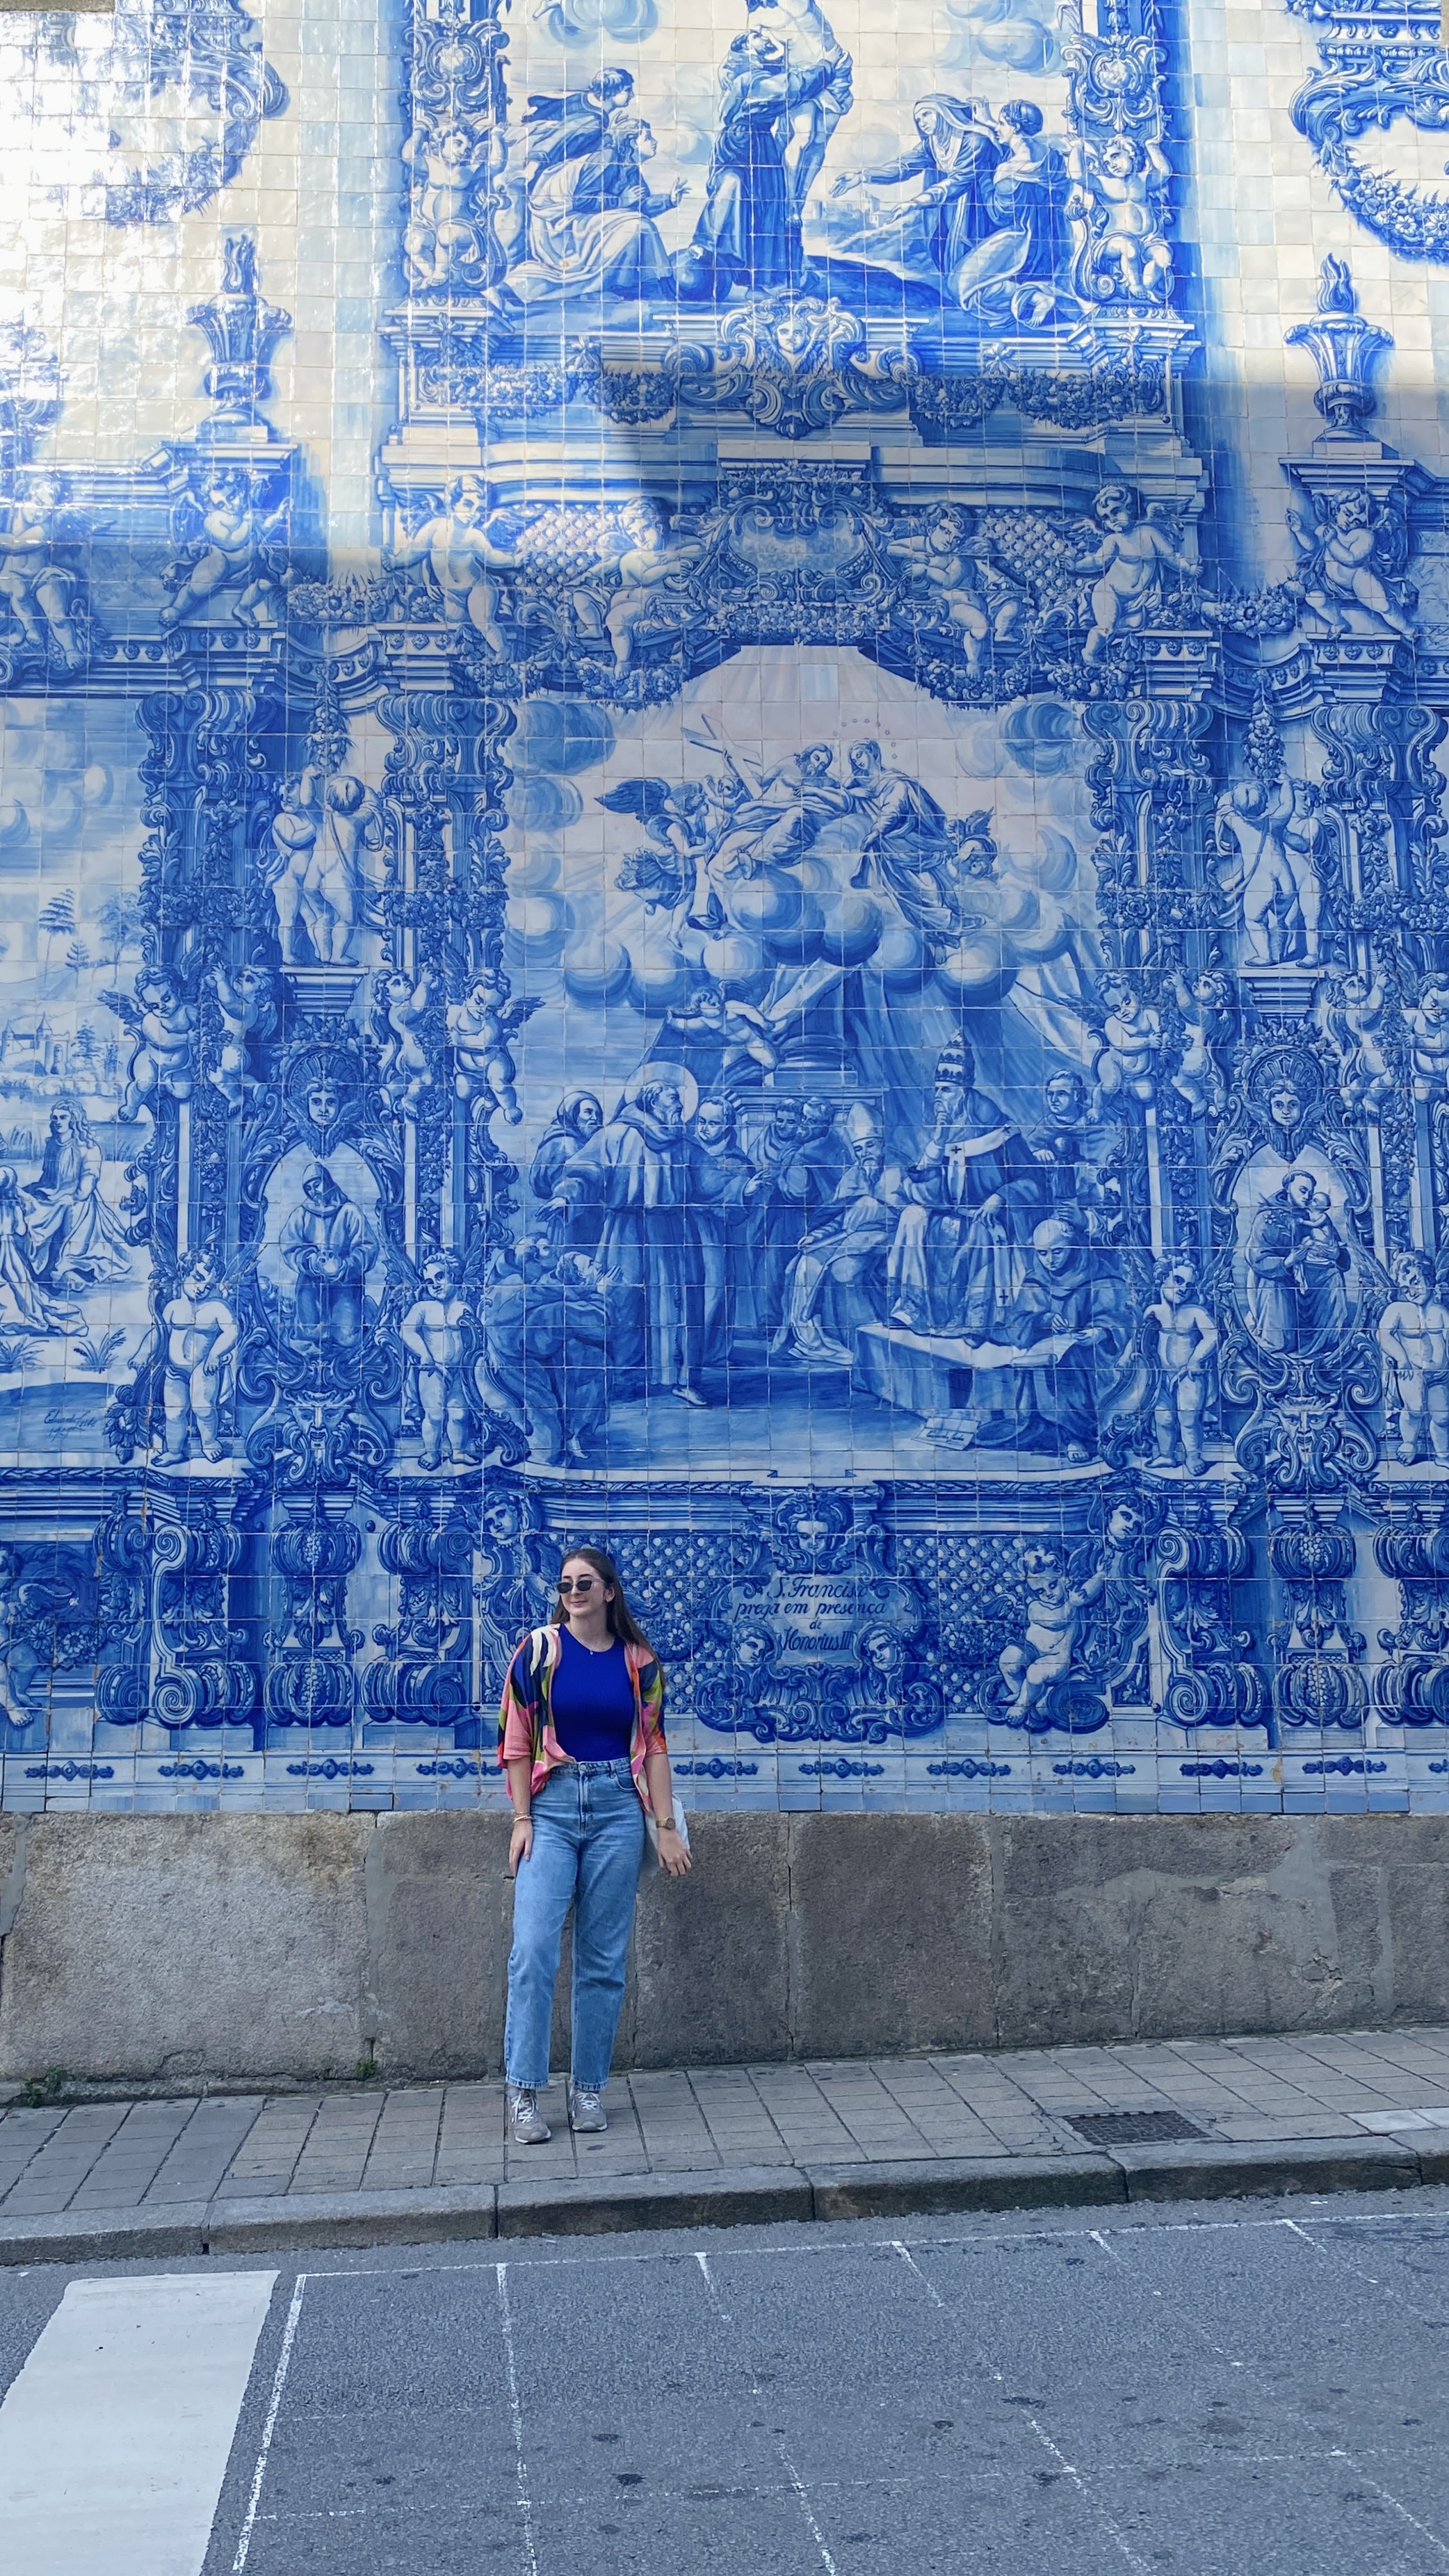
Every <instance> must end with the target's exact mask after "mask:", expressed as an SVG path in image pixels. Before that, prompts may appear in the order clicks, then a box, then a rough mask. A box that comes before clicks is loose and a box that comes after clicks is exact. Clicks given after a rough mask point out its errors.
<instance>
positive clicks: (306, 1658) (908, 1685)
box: [0, 0, 1449, 1811]
mask: <svg viewBox="0 0 1449 2576" xmlns="http://www.w3.org/2000/svg"><path fill="white" fill-rule="evenodd" d="M1446 121H1449V75H1446V69H1445V56H1444V54H1443V52H1442V50H1441V38H1440V33H1439V19H1438V11H1437V7H1435V8H1434V9H1432V10H1431V9H1428V8H1423V9H1420V8H1417V7H1415V6H1410V7H1409V8H1408V9H1407V11H1406V10H1405V8H1404V7H1402V6H1397V7H1395V8H1394V9H1393V10H1389V9H1388V8H1387V7H1386V6H1385V5H1381V0H1363V5H1360V6H1356V7H1348V6H1345V7H1344V8H1343V9H1341V10H1339V11H1334V10H1332V9H1330V8H1328V7H1325V6H1320V5H1317V0H1314V5H1313V6H1311V7H1310V6H1308V5H1306V0H1293V4H1292V5H1290V0H1264V5H1263V6H1261V7H1258V8H1253V7H1247V8H1238V9H1233V10H1230V11H1225V10H1222V9H1219V8H1210V7H1208V6H1206V5H1198V0H1193V5H1191V6H1189V7H1186V8H1184V9H1183V10H1181V11H1173V12H1171V13H1159V12H1158V10H1157V8H1156V7H1155V5H1154V0H1095V6H1088V7H1087V8H1086V9H1085V12H1084V14H1082V15H1081V16H1078V15H1077V14H1076V13H1075V12H1074V11H1073V10H1072V9H1071V8H1067V9H1064V10H1062V11H1061V12H1060V13H1058V12H1056V11H1054V10H1053V9H1052V8H1051V7H1049V6H1047V5H1046V0H939V4H938V5H935V6H925V5H921V6H914V7H907V8H901V7H892V8H886V7H884V6H882V5H880V0H851V5H850V6H848V7H847V6H845V5H843V0H840V5H837V0H824V5H822V0H748V5H747V0H712V6H711V8H710V10H709V11H707V12H701V11H700V10H697V9H696V10H689V11H685V10H677V9H674V8H672V7H671V6H670V5H669V0H552V5H550V6H548V7H546V8H540V9H537V10H533V9H530V10H527V11H517V12H514V13H512V14H509V13H508V11H507V10H506V9H505V8H504V6H503V0H412V5H411V6H407V5H403V0H398V5H396V6H390V5H383V6H381V7H372V6H368V5H363V0H271V5H269V6H267V7H266V8H265V9H264V10H263V11H262V12H261V13H260V14H258V13H256V12H255V11H254V10H248V9H247V8H244V7H243V6H241V5H240V0H119V5H118V6H117V8H116V10H115V11H114V13H113V14H112V13H110V12H106V11H99V10H98V11H94V12H84V13H79V14H71V13H66V12H57V11H36V12H31V13H21V14H9V15H4V16H0V149H3V156H4V167H5V171H6V188H5V193H4V198H3V203H0V239H3V253H0V1747H3V1756H0V1758H3V1782H0V1795H3V1802H4V1804H5V1806H7V1807H9V1808H14V1809H25V1808H39V1807H42V1806H45V1807H62V1806H67V1807H86V1806H90V1807H95V1808H129V1809H148V1810H158V1809H162V1810H164V1809H173V1808H174V1809H178V1810H179V1809H194V1808H199V1807H218V1808H223V1809H232V1810H237V1811H240V1810H259V1809H279V1810H287V1809H302V1808H306V1807H319V1806H325V1807H337V1806H347V1805H352V1806H361V1807H385V1806H394V1805H396V1806H405V1807H434V1806H438V1807H458V1806H475V1805H478V1804H480V1803H481V1804H485V1805H486V1804H490V1803H499V1802H500V1797H501V1793H500V1791H499V1788H498V1786H497V1781H496V1775H495V1773H494V1770H493V1767H492V1759H491V1754H492V1740H493V1718H492V1712H493V1708H494V1706H495V1705H496V1697H497V1690H498V1685H499V1681H500V1678H501V1672H502V1668H503V1665H504V1663H505V1661H506V1658H507V1655H508V1652H509V1650H510V1649H511V1647H512V1645H513V1643H514V1642H515V1640H516V1639H517V1637H518V1636H519V1634H520V1633H521V1632H522V1631H523V1630H524V1629H525V1628H526V1627H528V1626H529V1625H530V1624H532V1623H533V1622H534V1621H536V1620H537V1619H539V1618H541V1617H543V1616H545V1615H546V1613H547V1609H548V1606H549V1601H550V1597H551V1595H550V1577H551V1574H552V1571H553V1569H554V1567H555V1565H556V1562H557V1555H558V1550H559V1546H560V1543H561V1542H564V1541H567V1540H580V1539H595V1540H602V1541H604V1542H606V1543H607V1544H609V1545H611V1546H612V1547H613V1548H614V1549H615V1550H616V1552H617V1553H618V1555H619V1558H620V1561H621V1564H622V1566H623V1568H624V1571H625V1574H626V1577H627V1580H628V1583H629V1587H630V1591H631V1595H632V1596H633V1598H634V1599H635V1601H636V1602H637V1605H638V1607H639V1609H640V1611H641V1613H642V1615H643V1617H644V1619H645V1621H646V1624H647V1625H648V1626H649V1628H650V1631H651V1633H652V1635H653V1636H654V1638H655V1640H656V1642H657V1644H658V1645H659V1647H660V1649H661V1651H662V1653H663V1654H664V1656H665V1658H666V1660H667V1663H668V1666H669V1671H670V1681H671V1707H672V1725H671V1734H672V1740H673V1744H674V1749H675V1754H676V1760H677V1764H678V1767H679V1770H680V1772H681V1775H682V1786H683V1791H684V1795H685V1796H686V1798H687V1799H688V1800H689V1801H690V1802H691V1803H693V1804H695V1805H697V1806H710V1807H716V1808H740V1809H750V1808H756V1809H758V1808H761V1807H771V1808H773V1807H777V1806H784V1807H790V1808H803V1807H816V1806H825V1807H831V1808H841V1809H857V1810H868V1809H890V1808H902V1807H912V1808H941V1809H946V1808H963V1807H969V1808H978V1809H980V1808H992V1809H1001V1810H1013V1811H1022V1810H1028V1809H1033V1810H1038V1811H1051V1810H1071V1809H1074V1808H1075V1809H1095V1810H1103V1809H1116V1810H1120V1811H1146V1810H1155V1809H1163V1810H1173V1811H1189V1810H1197V1809H1203V1808H1234V1809H1245V1810H1258V1811H1279V1810H1308V1809H1322V1808H1337V1809H1363V1808H1394V1807H1398V1808H1403V1807H1405V1806H1413V1807H1416V1808H1425V1809H1427V1808H1433V1807H1442V1806H1445V1805H1449V1519H1446V1503H1449V814H1446V812H1445V808H1444V798H1445V788H1446V784H1449V748H1446V746H1449V722H1446V719H1449V476H1445V477H1443V479H1441V468H1442V467H1443V466H1444V462H1445V459H1444V447H1445V431H1444V429H1443V427H1442V426H1441V421H1440V411H1439V400H1438V394H1437V384H1438V381H1439V380H1440V378H1441V376H1442V375H1443V374H1444V372H1445V371H1444V366H1443V363H1442V361H1443V356H1444V353H1445V343H1446V334H1449V210H1446V205H1445V202H1444V201H1443V199H1442V198H1441V196H1440V195H1439V193H1438V184H1437V179H1436V173H1439V172H1440V161H1439V159H1438V158H1436V154H1442V130H1443V127H1444V125H1445V123H1446ZM1436 138H1437V140H1436Z"/></svg>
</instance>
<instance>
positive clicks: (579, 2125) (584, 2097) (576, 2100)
mask: <svg viewBox="0 0 1449 2576" xmlns="http://www.w3.org/2000/svg"><path fill="white" fill-rule="evenodd" d="M608 2125H609V2123H608V2120H607V2119H606V2117H605V2115H604V2106H603V2103H602V2102H601V2101H600V2100H599V2097H598V2095H597V2093H586V2092H585V2091H584V2088H583V2086H582V2085H581V2084H571V2085H570V2086H569V2127H570V2128H571V2129H584V2130H597V2129H607V2127H608Z"/></svg>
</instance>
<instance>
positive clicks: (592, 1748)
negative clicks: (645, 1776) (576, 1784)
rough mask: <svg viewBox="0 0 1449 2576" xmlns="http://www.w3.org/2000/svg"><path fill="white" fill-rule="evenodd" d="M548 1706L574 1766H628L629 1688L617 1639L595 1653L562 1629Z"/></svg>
mask: <svg viewBox="0 0 1449 2576" xmlns="http://www.w3.org/2000/svg"><path fill="white" fill-rule="evenodd" d="M549 1707H550V1709H551V1711H552V1714H553V1731H554V1733H555V1735H556V1736H557V1737H558V1740H559V1742H560V1744H561V1745H562V1746H563V1749H564V1751H565V1753H571V1754H572V1755H573V1758H574V1760H575V1762H621V1761H622V1762H627V1761H628V1758H629V1747H630V1745H631V1744H632V1742H633V1739H634V1684H633V1682H632V1681H631V1680H630V1678H629V1667H628V1665H627V1664H626V1662H625V1661H624V1641H623V1639H622V1637H615V1638H614V1640H613V1642H612V1644H611V1645H610V1646H609V1648H608V1650H607V1652H606V1653H604V1654H602V1655H596V1654H594V1653H593V1652H592V1651H591V1650H590V1648H589V1647H587V1646H581V1645H580V1644H579V1641H578V1639H577V1637H574V1636H571V1635H570V1634H569V1631H568V1629H567V1628H563V1627H561V1628H560V1630H559V1660H558V1670H557V1671H556V1673H555V1674H554V1677H553V1687H552V1689H551V1691H550V1692H549Z"/></svg>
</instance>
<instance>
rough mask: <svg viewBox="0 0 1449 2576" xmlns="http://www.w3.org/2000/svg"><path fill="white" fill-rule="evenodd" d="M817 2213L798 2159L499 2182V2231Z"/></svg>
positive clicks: (606, 2230) (749, 2220)
mask: <svg viewBox="0 0 1449 2576" xmlns="http://www.w3.org/2000/svg"><path fill="white" fill-rule="evenodd" d="M815 2215H816V2212H815V2209H814V2205H813V2195H812V2192H811V2186H810V2178H809V2176H808V2175H807V2174H805V2173H804V2172H802V2171H801V2169H800V2167H799V2166H798V2165H765V2166H740V2167H737V2168H736V2169H735V2170H734V2171H733V2172H730V2171H728V2170H726V2171H725V2172H723V2173H719V2172H709V2173H689V2174H620V2175H618V2176H616V2177H615V2178H614V2179H613V2181H612V2182H611V2183H610V2184H609V2185H608V2187H607V2188H605V2189H603V2190H601V2189H600V2187H599V2185H598V2184H597V2183H595V2182H592V2181H587V2180H584V2179H580V2180H579V2181H577V2182H574V2181H559V2182H544V2183H526V2182H509V2183H504V2184H502V2185H501V2186H500V2188H499V2193H498V2233H499V2235H500V2236H612V2235H617V2234H620V2233H621V2232H623V2231H624V2230H626V2229H631V2228H654V2227H769V2226H772V2225H774V2224H775V2223H776V2222H778V2221H779V2220H781V2219H795V2220H797V2221H805V2220H809V2219H811V2218H813V2217H814V2216H815Z"/></svg>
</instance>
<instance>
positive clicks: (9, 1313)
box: [0, 1163, 81, 1333]
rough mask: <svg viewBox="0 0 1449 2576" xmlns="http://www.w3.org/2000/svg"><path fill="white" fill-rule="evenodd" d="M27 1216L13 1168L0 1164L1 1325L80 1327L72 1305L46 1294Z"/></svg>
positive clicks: (41, 1329)
mask: <svg viewBox="0 0 1449 2576" xmlns="http://www.w3.org/2000/svg"><path fill="white" fill-rule="evenodd" d="M30 1239H31V1238H30V1218H29V1215H28V1212H27V1209H26V1204H25V1197H24V1193H23V1192H22V1190H21V1188H20V1185H19V1182H18V1181H17V1179H16V1176H15V1173H14V1171H13V1170H12V1169H11V1166H10V1165H9V1164H8V1163H0V1324H4V1325H15V1324H18V1325H19V1326H20V1328H21V1330H22V1331H23V1332H27V1333H72V1332H76V1331H78V1330H79V1328H80V1321H81V1319H80V1316H79V1314H78V1313H77V1311H76V1309H75V1307H74V1306H66V1305H62V1304H61V1302H60V1301H59V1299H58V1298H55V1297H48V1296H47V1295H46V1292H45V1290H44V1289H43V1288H42V1286H41V1284H40V1281H39V1280H38V1279H37V1277H36V1275H35V1272H34V1269H33V1268H32V1266H31V1259H30Z"/></svg>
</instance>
